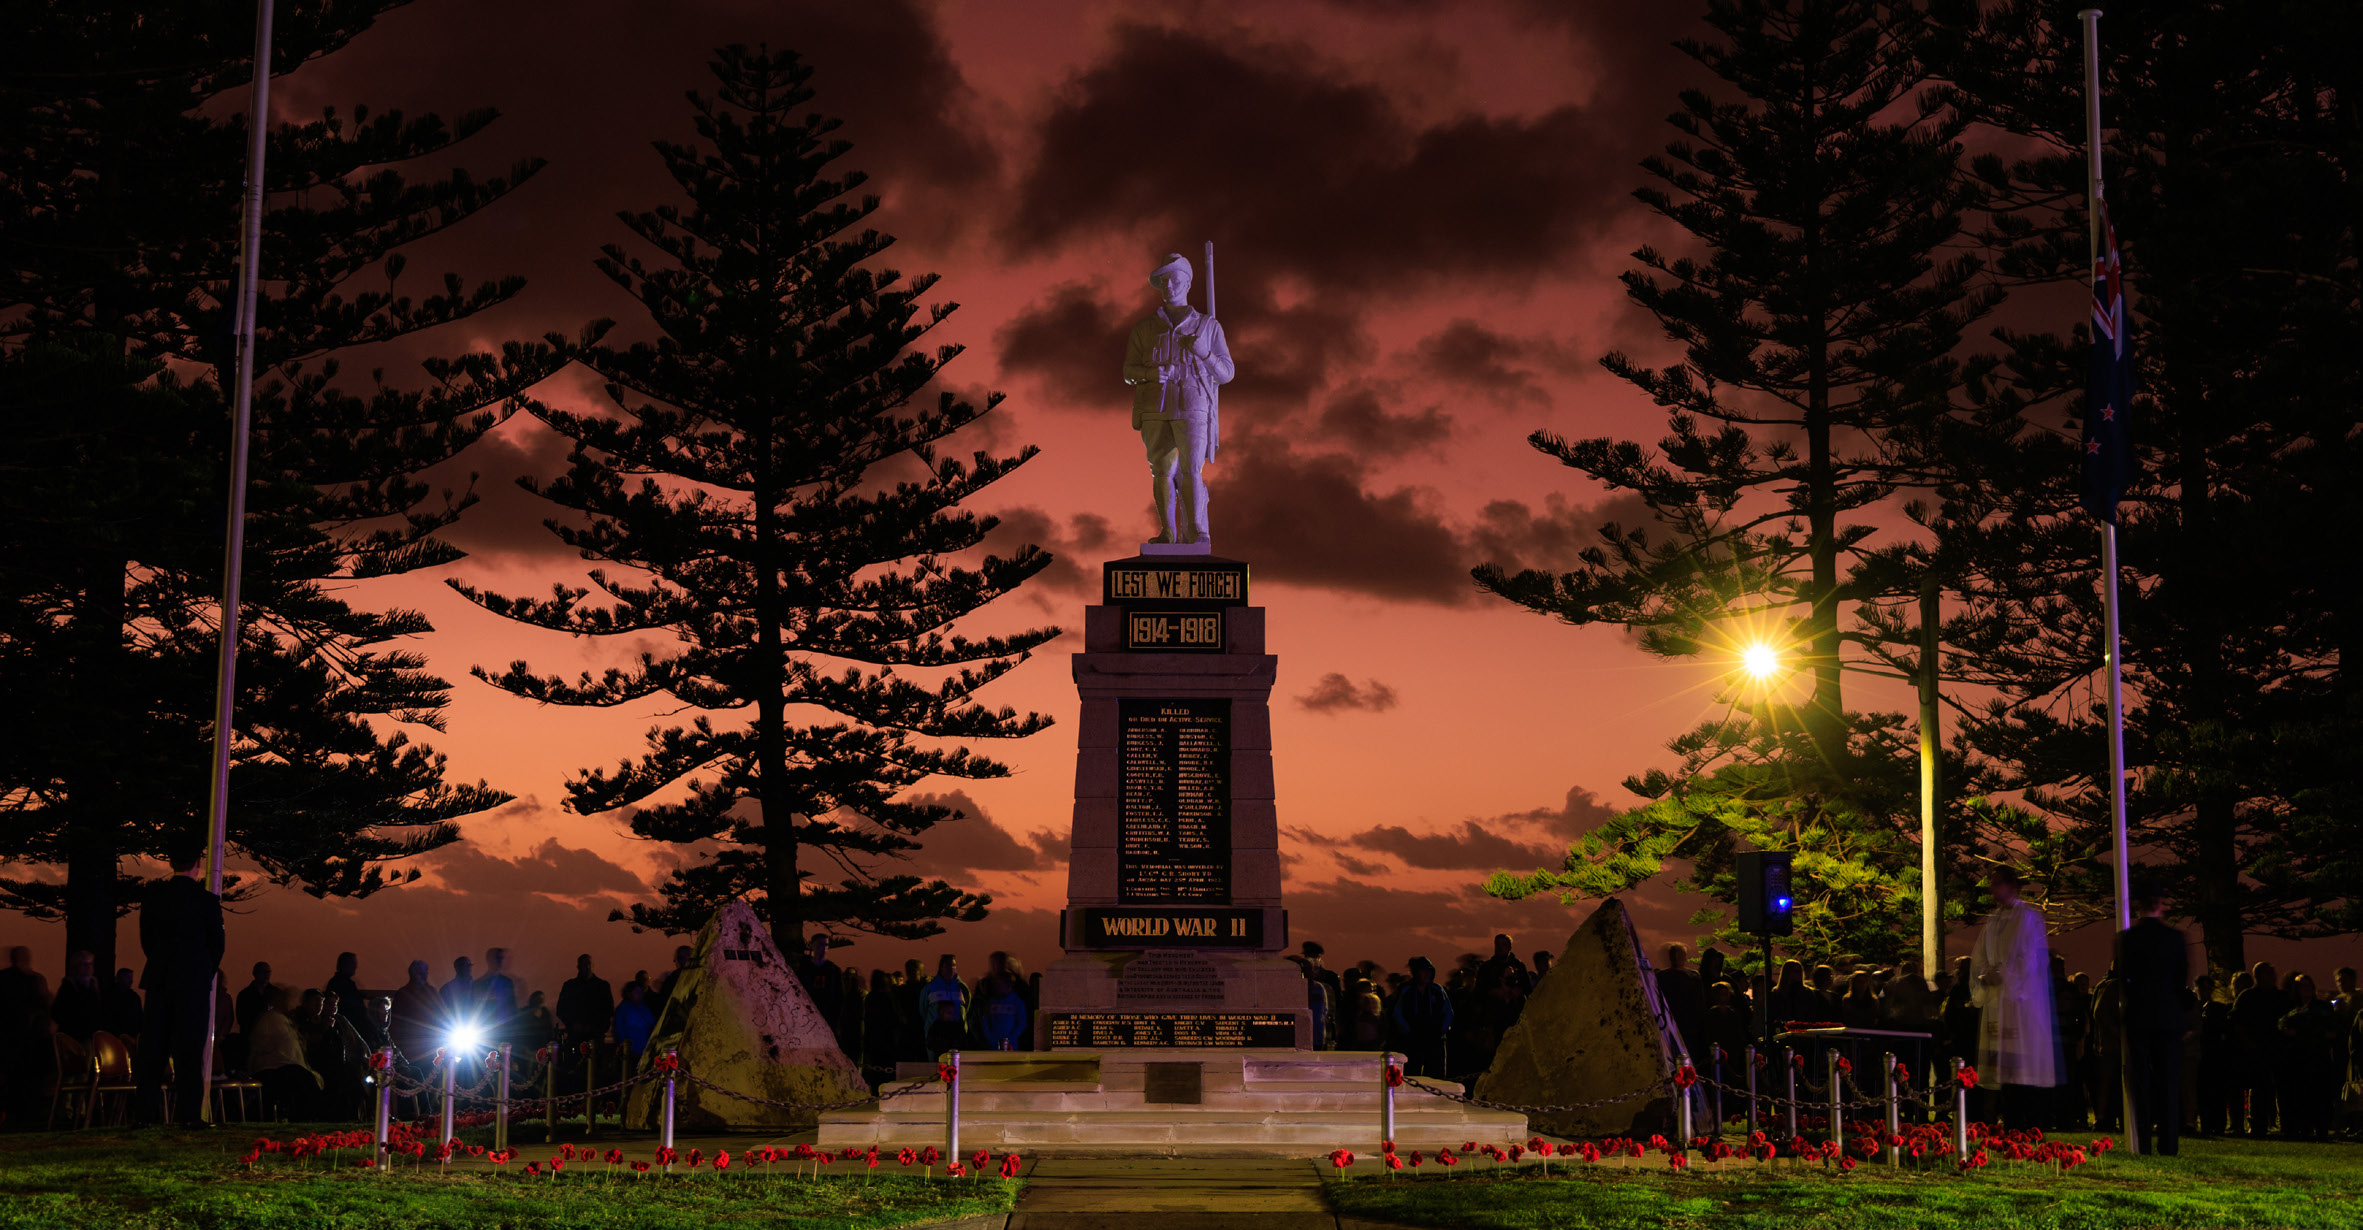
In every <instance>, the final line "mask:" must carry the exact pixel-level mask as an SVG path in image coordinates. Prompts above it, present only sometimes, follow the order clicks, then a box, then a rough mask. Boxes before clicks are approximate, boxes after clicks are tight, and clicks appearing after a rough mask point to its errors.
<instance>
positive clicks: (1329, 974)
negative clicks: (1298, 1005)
mask: <svg viewBox="0 0 2363 1230" xmlns="http://www.w3.org/2000/svg"><path fill="white" fill-rule="evenodd" d="M1297 951H1298V953H1300V954H1301V955H1302V956H1303V958H1304V963H1305V977H1306V978H1307V979H1309V980H1311V981H1313V982H1318V983H1320V984H1321V985H1322V986H1323V987H1325V988H1327V990H1328V992H1329V994H1328V1000H1329V1014H1328V1016H1327V1018H1326V1019H1325V1020H1324V1021H1323V1023H1322V1027H1321V1028H1318V1029H1315V1030H1314V1031H1313V1033H1314V1038H1313V1048H1314V1049H1315V1050H1324V1051H1325V1050H1333V1049H1335V1048H1336V1047H1337V1044H1338V1036H1339V1033H1340V1032H1341V1031H1340V1030H1339V1028H1338V1015H1337V1014H1338V1012H1339V1011H1340V1010H1341V1009H1342V1008H1343V1006H1344V1004H1345V1002H1346V984H1345V982H1344V981H1343V980H1341V979H1339V978H1338V976H1337V971H1336V970H1333V969H1330V968H1328V967H1326V966H1324V965H1322V964H1321V959H1322V958H1323V957H1325V956H1327V955H1328V953H1329V950H1328V949H1326V948H1323V947H1322V946H1321V944H1320V941H1318V940H1306V941H1305V942H1304V943H1303V944H1302V945H1299V946H1298V948H1297ZM1308 994H1309V993H1308Z"/></svg>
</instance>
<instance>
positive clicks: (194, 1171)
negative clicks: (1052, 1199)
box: [0, 1124, 1016, 1230]
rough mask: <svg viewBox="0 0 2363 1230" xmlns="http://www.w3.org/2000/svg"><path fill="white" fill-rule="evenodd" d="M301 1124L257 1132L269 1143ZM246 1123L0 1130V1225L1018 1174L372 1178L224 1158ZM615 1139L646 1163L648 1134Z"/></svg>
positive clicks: (406, 1164) (451, 1221) (385, 1219)
mask: <svg viewBox="0 0 2363 1230" xmlns="http://www.w3.org/2000/svg"><path fill="white" fill-rule="evenodd" d="M307 1130H309V1129H307V1128H304V1127H302V1126H298V1125H289V1124H273V1125H269V1126H268V1128H267V1129H265V1131H267V1134H268V1135H270V1136H273V1137H275V1138H279V1139H287V1138H290V1137H293V1136H296V1135H298V1134H301V1133H302V1132H304V1131H307ZM257 1134H258V1133H257V1131H255V1130H241V1129H239V1128H236V1127H231V1128H225V1129H222V1130H218V1131H211V1132H202V1133H197V1132H181V1131H174V1130H168V1129H160V1128H149V1129H142V1130H135V1131H117V1132H77V1133H57V1134H49V1135H30V1134H28V1135H21V1136H7V1137H0V1230H56V1228H58V1227H131V1228H137V1230H262V1228H265V1227H268V1228H270V1230H363V1228H367V1230H380V1228H382V1230H429V1228H431V1227H441V1226H469V1227H475V1226H486V1227H516V1228H518V1230H527V1228H541V1227H549V1228H551V1230H563V1228H571V1227H582V1228H583V1230H718V1228H720V1227H725V1226H727V1227H748V1228H753V1227H814V1228H818V1227H829V1228H831V1230H883V1228H886V1227H895V1226H914V1225H923V1224H926V1223H929V1222H939V1221H950V1220H953V1219H956V1218H960V1217H966V1216H970V1215H974V1214H982V1213H1005V1212H1007V1211H1008V1210H1009V1208H1010V1207H1011V1205H1012V1204H1013V1203H1014V1201H1015V1196H1016V1185H1015V1184H1013V1183H1005V1182H1003V1181H1002V1180H1000V1179H998V1178H988V1179H984V1180H965V1181H944V1180H937V1181H934V1182H930V1181H928V1180H926V1179H922V1178H919V1177H917V1176H915V1175H911V1174H907V1173H894V1171H899V1170H900V1169H901V1168H900V1167H892V1168H888V1167H881V1168H880V1169H879V1170H878V1171H876V1172H874V1173H866V1172H865V1173H852V1174H846V1173H830V1174H823V1175H822V1176H821V1177H820V1178H818V1179H812V1178H802V1179H798V1178H790V1177H788V1176H787V1175H786V1174H784V1173H783V1174H774V1175H769V1176H766V1175H763V1174H760V1173H749V1172H748V1171H746V1170H743V1169H739V1168H733V1169H732V1170H731V1171H730V1172H729V1173H727V1174H721V1175H717V1174H716V1173H714V1170H713V1168H712V1167H711V1166H708V1167H705V1168H702V1169H700V1170H698V1171H697V1172H695V1173H694V1174H679V1173H677V1174H675V1175H673V1176H671V1177H660V1176H655V1175H651V1176H649V1177H646V1178H639V1177H635V1176H632V1175H630V1174H612V1175H611V1174H602V1173H592V1172H594V1171H597V1170H600V1169H603V1168H601V1167H587V1166H586V1167H582V1168H570V1169H569V1170H568V1171H566V1172H565V1173H562V1174H559V1175H556V1176H546V1175H545V1176H542V1177H539V1178H526V1177H524V1176H523V1175H521V1174H518V1173H516V1172H517V1171H518V1170H519V1169H521V1168H522V1167H523V1165H524V1163H525V1161H526V1160H527V1159H528V1158H534V1157H539V1156H542V1154H540V1153H534V1152H528V1153H525V1154H522V1155H521V1156H520V1157H519V1159H518V1161H517V1162H515V1163H513V1164H512V1165H511V1166H509V1167H507V1168H506V1170H507V1172H506V1173H497V1174H496V1173H490V1172H488V1171H485V1170H483V1169H482V1168H477V1169H475V1170H473V1171H469V1172H464V1173H457V1174H452V1175H449V1176H443V1175H437V1174H436V1173H434V1171H435V1167H434V1166H433V1164H432V1163H429V1164H428V1165H427V1166H425V1167H424V1168H422V1169H421V1170H419V1171H417V1172H416V1173H413V1172H412V1170H411V1163H410V1161H409V1160H408V1159H399V1160H398V1162H397V1166H396V1169H395V1170H394V1171H393V1173H391V1174H373V1173H370V1172H368V1171H364V1170H360V1169H357V1168H355V1167H353V1165H352V1159H353V1157H354V1156H355V1155H354V1154H351V1153H347V1154H346V1155H345V1157H344V1158H343V1159H342V1160H343V1165H342V1166H335V1167H332V1166H330V1165H328V1164H326V1163H324V1162H322V1161H320V1160H318V1159H310V1158H307V1159H305V1160H303V1161H301V1162H292V1163H291V1162H288V1161H287V1160H286V1159H285V1158H284V1157H283V1156H278V1155H272V1156H266V1157H265V1158H264V1159H263V1160H262V1161H261V1162H260V1163H258V1164H257V1165H256V1166H254V1167H253V1168H251V1169H249V1168H248V1167H245V1166H242V1165H240V1164H239V1163H238V1158H239V1156H240V1155H241V1154H243V1153H244V1152H245V1151H246V1149H247V1146H248V1145H250V1144H251V1143H252V1142H253V1139H254V1137H255V1136H256V1135H257ZM469 1135H470V1136H471V1138H473V1136H474V1135H476V1134H474V1133H471V1134H469ZM627 1147H628V1148H629V1149H630V1152H631V1153H632V1154H633V1155H634V1156H636V1157H640V1158H643V1159H644V1158H646V1157H647V1155H648V1152H649V1150H650V1149H651V1148H652V1147H653V1146H652V1145H649V1144H647V1143H645V1142H641V1143H636V1144H632V1145H628V1146H627ZM733 1147H734V1148H735V1147H736V1146H733ZM845 1169H846V1170H851V1171H857V1172H860V1171H863V1170H864V1168H861V1167H858V1166H846V1167H845ZM938 1173H940V1171H939V1172H938Z"/></svg>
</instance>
